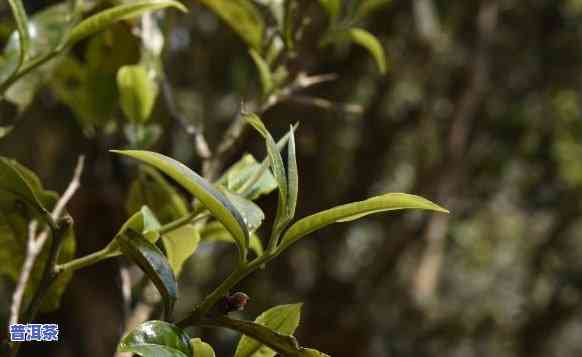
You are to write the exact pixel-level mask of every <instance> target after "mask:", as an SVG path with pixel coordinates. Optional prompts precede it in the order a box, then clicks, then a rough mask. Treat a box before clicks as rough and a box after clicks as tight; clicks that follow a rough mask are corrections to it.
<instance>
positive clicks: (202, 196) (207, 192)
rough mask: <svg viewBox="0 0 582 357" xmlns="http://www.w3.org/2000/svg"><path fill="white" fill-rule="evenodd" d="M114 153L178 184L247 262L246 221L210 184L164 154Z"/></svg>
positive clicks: (146, 152) (247, 234)
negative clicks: (218, 224) (220, 227)
mask: <svg viewBox="0 0 582 357" xmlns="http://www.w3.org/2000/svg"><path fill="white" fill-rule="evenodd" d="M113 152H116V153H118V154H121V155H126V156H129V157H133V158H135V159H138V160H141V161H143V162H146V163H148V164H150V165H152V166H154V167H155V168H157V169H158V170H160V171H162V172H163V173H165V174H166V175H168V176H170V177H171V178H173V179H174V180H176V181H177V182H178V183H179V184H180V185H182V186H183V187H184V188H185V189H186V190H188V191H189V192H190V193H191V194H192V195H193V196H195V197H196V198H197V199H199V200H200V202H201V203H202V204H203V205H204V206H206V208H207V209H208V210H209V211H210V212H211V213H212V214H213V215H214V216H215V217H216V218H217V219H218V220H220V221H221V222H222V223H223V224H224V226H225V227H226V229H228V231H229V232H230V233H231V234H232V236H233V237H234V238H235V239H236V242H237V246H238V248H239V254H240V257H241V258H243V259H244V257H245V256H246V250H247V247H248V241H249V231H248V230H247V228H246V224H245V223H244V219H243V217H242V215H241V214H240V212H238V210H237V209H236V208H235V207H234V206H233V205H232V203H231V202H230V201H229V200H228V199H227V198H226V197H225V196H224V194H222V193H221V192H220V191H218V190H217V189H216V188H215V187H214V186H213V185H212V184H211V183H209V182H208V181H206V180H205V179H204V178H202V177H200V176H199V175H198V174H196V173H195V172H194V171H192V170H190V169H189V168H188V167H186V166H185V165H184V164H182V163H180V162H178V161H176V160H174V159H172V158H169V157H167V156H164V155H162V154H158V153H155V152H151V151H141V150H125V151H117V150H113Z"/></svg>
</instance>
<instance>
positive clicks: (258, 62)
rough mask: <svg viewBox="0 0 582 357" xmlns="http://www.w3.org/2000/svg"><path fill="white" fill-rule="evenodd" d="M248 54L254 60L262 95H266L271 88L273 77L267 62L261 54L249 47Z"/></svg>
mask: <svg viewBox="0 0 582 357" xmlns="http://www.w3.org/2000/svg"><path fill="white" fill-rule="evenodd" d="M249 54H250V55H251V58H252V59H253V61H254V62H255V66H256V67H257V70H258V72H259V78H260V80H261V87H262V88H263V95H267V94H269V93H270V92H271V90H273V78H272V75H271V69H270V68H269V64H268V63H267V62H266V61H265V60H264V59H263V57H261V55H259V54H258V53H257V51H255V50H253V49H251V50H250V51H249Z"/></svg>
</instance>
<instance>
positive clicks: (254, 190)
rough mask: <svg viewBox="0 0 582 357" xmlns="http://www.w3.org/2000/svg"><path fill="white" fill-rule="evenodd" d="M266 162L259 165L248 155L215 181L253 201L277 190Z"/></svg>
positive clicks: (275, 182)
mask: <svg viewBox="0 0 582 357" xmlns="http://www.w3.org/2000/svg"><path fill="white" fill-rule="evenodd" d="M268 163H269V161H268V160H265V164H264V165H263V164H259V163H258V162H257V160H256V159H255V158H254V157H253V156H252V155H250V154H245V155H244V156H243V157H242V159H240V160H239V161H238V162H236V163H235V164H234V165H232V166H231V167H230V168H229V169H228V170H227V171H226V172H225V173H224V174H223V175H222V177H221V178H220V179H219V180H218V181H217V183H219V184H221V185H223V186H225V187H226V188H227V189H229V190H230V191H232V192H237V193H240V194H241V195H243V196H244V197H246V198H248V199H250V200H254V199H256V198H258V197H260V196H262V195H266V194H269V193H271V192H272V191H273V190H274V189H276V188H277V181H275V178H274V177H273V175H272V174H271V172H270V171H269V170H268Z"/></svg>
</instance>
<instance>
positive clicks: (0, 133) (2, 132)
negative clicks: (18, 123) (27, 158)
mask: <svg viewBox="0 0 582 357" xmlns="http://www.w3.org/2000/svg"><path fill="white" fill-rule="evenodd" d="M12 129H14V127H13V126H0V139H2V138H3V137H5V136H6V135H8V134H10V132H11V131H12Z"/></svg>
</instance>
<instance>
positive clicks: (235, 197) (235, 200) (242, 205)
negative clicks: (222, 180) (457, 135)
mask: <svg viewBox="0 0 582 357" xmlns="http://www.w3.org/2000/svg"><path fill="white" fill-rule="evenodd" d="M223 192H224V195H225V196H226V198H228V199H229V201H230V202H231V203H232V204H233V205H234V207H236V209H237V210H238V211H239V212H240V213H241V215H242V217H243V220H244V222H245V224H246V226H247V229H248V230H249V232H253V231H255V230H257V228H259V227H260V226H261V224H262V223H263V220H264V219H265V214H264V213H263V210H262V209H261V208H260V207H259V206H257V205H256V204H255V203H254V202H253V201H251V200H247V199H246V198H244V197H242V196H241V195H239V194H236V193H234V192H229V191H227V190H224V191H223Z"/></svg>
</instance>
